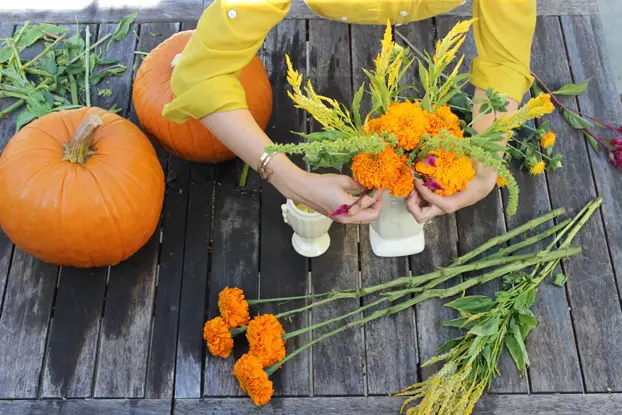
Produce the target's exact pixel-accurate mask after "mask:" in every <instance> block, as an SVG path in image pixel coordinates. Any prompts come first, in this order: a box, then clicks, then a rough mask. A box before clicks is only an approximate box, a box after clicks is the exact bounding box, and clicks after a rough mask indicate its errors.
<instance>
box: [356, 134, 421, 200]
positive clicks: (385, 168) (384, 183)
mask: <svg viewBox="0 0 622 415" xmlns="http://www.w3.org/2000/svg"><path fill="white" fill-rule="evenodd" d="M352 174H353V176H354V180H356V181H357V182H358V183H360V184H361V185H362V186H364V187H366V188H368V189H387V190H388V191H389V193H390V194H392V195H393V196H395V197H406V196H408V195H409V194H410V192H412V190H413V189H414V181H413V177H412V175H411V174H410V169H409V168H408V166H407V165H406V156H401V157H400V156H398V155H397V153H396V152H395V150H394V149H393V148H392V147H390V146H387V148H385V149H384V150H383V151H382V152H381V153H380V154H378V155H373V154H369V153H361V154H359V155H357V156H356V157H354V159H353V160H352Z"/></svg>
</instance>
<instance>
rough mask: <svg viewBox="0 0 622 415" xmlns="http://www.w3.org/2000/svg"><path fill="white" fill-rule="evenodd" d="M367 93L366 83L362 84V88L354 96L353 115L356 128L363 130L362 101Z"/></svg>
mask: <svg viewBox="0 0 622 415" xmlns="http://www.w3.org/2000/svg"><path fill="white" fill-rule="evenodd" d="M364 93H365V83H362V84H361V87H360V88H359V89H358V91H356V94H354V98H353V99H352V114H353V116H354V126H355V127H356V128H361V126H362V125H363V122H362V121H361V101H362V100H363V94H364Z"/></svg>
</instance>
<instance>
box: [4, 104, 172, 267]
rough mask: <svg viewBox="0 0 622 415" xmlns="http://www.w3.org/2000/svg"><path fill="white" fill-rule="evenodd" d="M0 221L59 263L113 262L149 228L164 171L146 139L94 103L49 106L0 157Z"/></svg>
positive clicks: (18, 240) (158, 207) (25, 245)
mask: <svg viewBox="0 0 622 415" xmlns="http://www.w3.org/2000/svg"><path fill="white" fill-rule="evenodd" d="M0 200H1V201H2V203H0V227H2V229H3V230H4V232H6V234H7V235H8V236H9V238H11V240H13V242H14V243H15V245H17V246H18V247H19V248H21V249H22V250H23V251H25V252H27V253H29V254H31V255H33V256H34V257H36V258H39V259H40V260H42V261H45V262H50V263H53V264H57V265H68V266H75V267H95V266H105V265H114V264H117V263H119V262H121V261H123V260H125V259H127V258H128V257H130V256H131V255H132V254H134V253H135V252H136V251H138V250H139V249H140V248H141V247H142V246H143V245H144V244H145V243H146V242H147V241H148V240H149V238H150V237H151V235H152V234H153V233H154V231H155V229H156V226H157V224H158V221H159V219H160V213H161V211H162V203H163V200H164V173H163V171H162V167H161V165H160V162H159V161H158V158H157V156H156V153H155V149H154V148H153V146H152V145H151V143H150V142H149V139H148V138H147V137H146V136H145V135H144V134H143V133H142V132H141V131H140V129H139V128H138V127H136V126H135V125H134V124H132V123H131V122H129V121H127V120H125V119H123V118H121V117H119V116H118V115H115V114H113V113H111V112H108V111H105V110H103V109H100V108H80V109H75V110H69V111H60V112H55V113H51V114H48V115H46V116H44V117H42V118H40V119H38V120H36V121H33V122H32V123H30V124H29V125H27V126H26V127H24V128H23V129H22V130H21V131H19V132H18V133H17V134H16V135H15V136H14V137H13V138H12V139H11V140H10V141H9V143H8V144H7V146H6V148H5V150H4V152H3V153H2V156H1V157H0Z"/></svg>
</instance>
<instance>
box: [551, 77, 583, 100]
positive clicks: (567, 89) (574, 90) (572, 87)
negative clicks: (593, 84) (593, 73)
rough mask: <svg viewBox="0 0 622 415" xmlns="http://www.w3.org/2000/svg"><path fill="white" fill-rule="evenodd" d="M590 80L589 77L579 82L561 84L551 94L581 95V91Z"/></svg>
mask: <svg viewBox="0 0 622 415" xmlns="http://www.w3.org/2000/svg"><path fill="white" fill-rule="evenodd" d="M590 81H591V78H590V79H588V80H587V81H585V82H583V83H580V84H573V83H568V84H566V85H564V86H562V87H561V88H559V89H558V90H557V91H554V92H553V94H554V95H568V96H577V95H581V94H582V93H583V91H585V88H587V86H588V84H589V83H590Z"/></svg>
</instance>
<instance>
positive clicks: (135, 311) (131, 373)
mask: <svg viewBox="0 0 622 415" xmlns="http://www.w3.org/2000/svg"><path fill="white" fill-rule="evenodd" d="M115 27H116V25H114V24H110V25H101V26H100V28H99V36H100V37H102V36H105V35H106V34H107V33H110V32H112V31H114V29H115ZM137 29H138V26H137V25H132V27H131V28H130V34H129V35H128V36H127V37H126V38H125V39H123V40H122V41H119V42H113V43H112V44H111V45H110V49H109V50H108V54H109V55H110V56H116V57H118V59H120V60H121V64H123V65H125V66H126V67H127V68H128V69H129V68H132V65H133V63H134V50H135V49H136V43H137V39H136V37H135V36H134V35H133V34H132V32H133V31H135V30H136V31H137ZM132 75H133V74H132V71H130V70H128V71H127V72H126V73H124V74H123V75H122V76H120V77H118V78H116V79H113V80H111V84H110V85H112V82H115V85H114V87H112V86H111V88H114V89H113V94H112V96H111V97H107V98H106V100H105V101H103V102H101V103H100V105H105V106H104V108H109V107H112V106H113V105H114V104H116V105H117V106H118V107H120V108H122V109H123V110H122V112H121V115H123V116H126V115H127V113H128V109H129V108H130V98H131V81H132ZM159 240H160V232H159V230H156V232H155V233H154V235H153V236H152V237H151V239H150V240H149V241H148V242H147V243H146V244H145V246H144V247H143V248H142V249H141V250H140V251H138V252H137V253H136V254H134V256H132V257H130V258H129V259H128V260H126V261H125V262H122V263H121V264H119V265H116V266H114V267H111V269H110V276H109V279H108V291H107V295H106V304H105V307H104V316H103V320H102V328H101V333H100V346H99V350H98V357H97V367H96V375H95V391H94V396H95V397H128V398H133V397H142V396H144V393H145V368H146V364H147V357H148V350H149V342H150V338H151V336H150V333H151V315H152V307H153V291H154V286H155V278H156V268H157V258H158V249H159Z"/></svg>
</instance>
